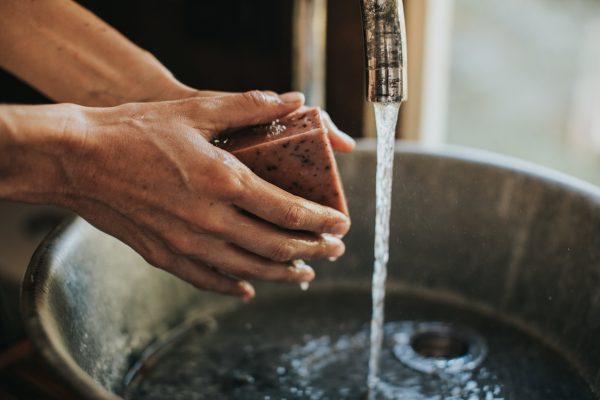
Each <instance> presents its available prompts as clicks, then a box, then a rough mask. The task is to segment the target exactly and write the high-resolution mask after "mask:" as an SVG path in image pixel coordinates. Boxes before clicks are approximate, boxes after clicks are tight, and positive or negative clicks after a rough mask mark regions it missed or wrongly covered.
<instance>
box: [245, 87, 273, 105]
mask: <svg viewBox="0 0 600 400" xmlns="http://www.w3.org/2000/svg"><path fill="white" fill-rule="evenodd" d="M242 97H243V99H244V100H245V101H246V102H248V103H250V104H252V105H255V106H262V105H264V104H265V103H267V96H266V95H265V94H264V93H263V92H261V91H260V90H251V91H249V92H245V93H243V94H242Z"/></svg>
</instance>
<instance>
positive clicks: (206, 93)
mask: <svg viewBox="0 0 600 400" xmlns="http://www.w3.org/2000/svg"><path fill="white" fill-rule="evenodd" d="M266 92H267V93H270V94H273V95H275V96H277V95H278V94H277V93H275V92H272V91H266ZM231 94H239V93H233V92H219V91H213V90H196V89H192V88H189V87H187V86H184V85H181V86H179V87H178V88H176V89H175V90H174V91H173V92H171V93H168V94H167V97H168V98H164V99H160V100H178V99H182V98H190V97H213V96H224V95H231ZM303 108H306V106H305V107H303ZM321 118H322V120H323V125H324V126H325V129H326V130H327V135H328V136H329V141H330V142H331V147H333V149H334V150H335V151H340V152H342V153H349V152H351V151H352V150H354V147H356V141H355V140H354V139H353V138H352V136H350V135H348V134H347V133H346V132H344V131H342V130H341V129H340V128H338V127H337V125H336V124H335V123H334V122H333V120H332V119H331V116H329V113H328V112H327V111H325V110H321Z"/></svg>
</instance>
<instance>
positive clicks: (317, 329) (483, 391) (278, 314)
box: [125, 288, 594, 400]
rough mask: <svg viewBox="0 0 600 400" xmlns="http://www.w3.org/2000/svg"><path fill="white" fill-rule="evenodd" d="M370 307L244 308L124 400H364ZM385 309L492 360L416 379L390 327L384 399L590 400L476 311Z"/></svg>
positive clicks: (312, 300) (222, 318) (194, 337)
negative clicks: (443, 330)
mask: <svg viewBox="0 0 600 400" xmlns="http://www.w3.org/2000/svg"><path fill="white" fill-rule="evenodd" d="M369 304H370V293H369V291H368V290H359V289H357V288H346V289H343V288H341V289H336V290H311V291H309V292H308V293H300V292H299V291H298V290H296V291H290V293H289V294H283V295H278V296H274V297H272V298H269V299H262V300H260V299H259V300H258V301H256V302H253V303H251V304H248V305H243V306H241V307H240V308H238V309H236V310H234V311H232V312H229V313H225V314H222V315H219V316H217V317H216V320H217V327H216V328H215V329H213V330H207V329H206V328H205V327H204V324H199V325H198V326H197V327H196V328H193V329H190V330H189V331H188V333H187V334H186V335H184V336H182V337H180V338H179V339H178V340H177V341H176V342H175V343H171V344H170V346H169V347H167V348H165V349H163V350H162V352H159V353H158V354H156V355H155V356H154V357H150V358H149V359H148V360H146V366H145V367H142V369H141V372H140V374H139V375H138V376H137V378H136V379H134V381H133V384H132V385H131V386H130V387H129V388H128V389H127V390H126V396H125V397H126V398H127V399H146V400H154V399H156V400H158V399H167V398H168V399H173V400H177V399H197V400H203V399H225V398H228V399H248V400H250V399H284V398H286V399H315V400H317V399H320V400H326V399H329V400H335V399H361V398H364V394H365V391H366V388H365V377H366V374H367V359H368V353H369V336H368V321H369ZM386 306H387V310H388V313H387V314H388V320H389V321H399V320H402V319H404V318H411V319H415V320H422V319H436V320H440V321H448V322H455V321H459V322H460V324H461V326H467V327H469V328H471V329H473V331H474V332H475V331H476V332H480V333H481V335H482V337H485V338H486V340H487V342H488V343H489V353H488V355H487V357H486V358H485V359H482V360H480V361H481V364H480V365H479V366H475V365H472V367H473V368H469V369H459V368H454V369H452V368H449V369H443V368H440V369H439V370H438V371H437V372H436V373H431V371H430V372H429V373H427V372H420V371H416V370H415V369H413V368H412V367H409V366H406V365H404V364H402V363H400V362H399V361H398V360H397V358H396V357H395V355H394V347H395V346H397V343H398V342H397V340H396V336H397V335H398V334H402V333H403V332H406V328H407V326H406V325H407V323H406V322H388V323H387V324H386V325H385V338H384V347H383V352H382V364H381V367H382V368H381V378H382V381H383V385H382V389H383V390H382V391H381V392H380V393H379V395H378V396H377V398H379V399H399V398H403V399H404V398H405V399H411V400H434V399H445V400H471V399H484V400H493V399H496V400H499V399H519V400H537V399H552V400H572V399H578V400H588V399H589V400H591V399H593V398H594V397H593V396H592V394H591V390H590V388H589V386H588V385H587V384H586V383H585V381H584V380H583V379H582V378H581V377H580V376H578V375H577V373H576V372H575V371H574V370H573V369H572V368H570V367H568V365H567V363H566V362H565V360H564V359H562V358H561V357H560V356H558V355H557V354H555V353H554V352H553V351H552V350H550V349H549V348H548V347H546V346H544V345H542V344H540V343H539V342H538V341H536V340H534V339H532V338H531V337H529V336H528V335H527V334H524V333H523V332H520V331H519V330H518V329H516V328H514V327H511V326H509V325H507V324H504V323H501V322H499V321H495V320H494V319H491V318H490V317H489V316H485V315H483V314H481V313H478V312H475V311H474V310H469V309H465V308H462V307H457V306H456V305H452V304H448V303H447V302H441V301H440V300H437V301H436V299H435V298H433V299H432V298H428V297H426V296H423V297H420V296H418V295H414V294H413V295H406V294H401V293H399V292H394V291H390V293H389V294H388V300H387V304H386ZM444 326H446V325H444ZM439 327H440V326H439V325H438V328H439ZM420 328H421V329H423V328H424V326H423V325H422V326H421V327H420ZM428 328H431V326H429V327H428ZM438 331H439V329H438ZM463 333H464V332H463Z"/></svg>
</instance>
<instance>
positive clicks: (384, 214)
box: [368, 103, 400, 400]
mask: <svg viewBox="0 0 600 400" xmlns="http://www.w3.org/2000/svg"><path fill="white" fill-rule="evenodd" d="M374 108H375V124H376V128H377V175H376V190H375V192H376V205H375V210H376V215H375V266H374V271H373V294H372V296H373V316H372V318H371V353H370V355H369V377H368V387H369V400H374V399H375V398H376V396H377V393H378V388H379V386H380V385H379V359H380V357H381V346H382V342H383V323H384V301H385V280H386V277H387V262H388V259H389V236H390V215H391V208H392V174H393V167H394V143H395V136H396V135H395V134H396V123H397V122H398V112H399V111H400V103H374Z"/></svg>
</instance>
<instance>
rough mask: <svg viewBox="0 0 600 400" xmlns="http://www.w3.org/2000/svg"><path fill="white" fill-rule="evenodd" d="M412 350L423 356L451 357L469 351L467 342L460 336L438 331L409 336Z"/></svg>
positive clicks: (460, 355) (461, 355)
mask: <svg viewBox="0 0 600 400" xmlns="http://www.w3.org/2000/svg"><path fill="white" fill-rule="evenodd" d="M410 345H411V347H412V348H413V350H414V351H415V352H416V353H417V354H419V355H421V356H423V357H425V358H445V359H448V360H449V359H453V358H459V357H464V356H466V355H467V353H468V352H469V345H468V343H467V342H466V341H465V340H464V339H463V338H460V337H457V336H453V335H447V334H443V333H438V332H423V333H417V334H416V335H415V336H413V337H412V338H411V341H410Z"/></svg>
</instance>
